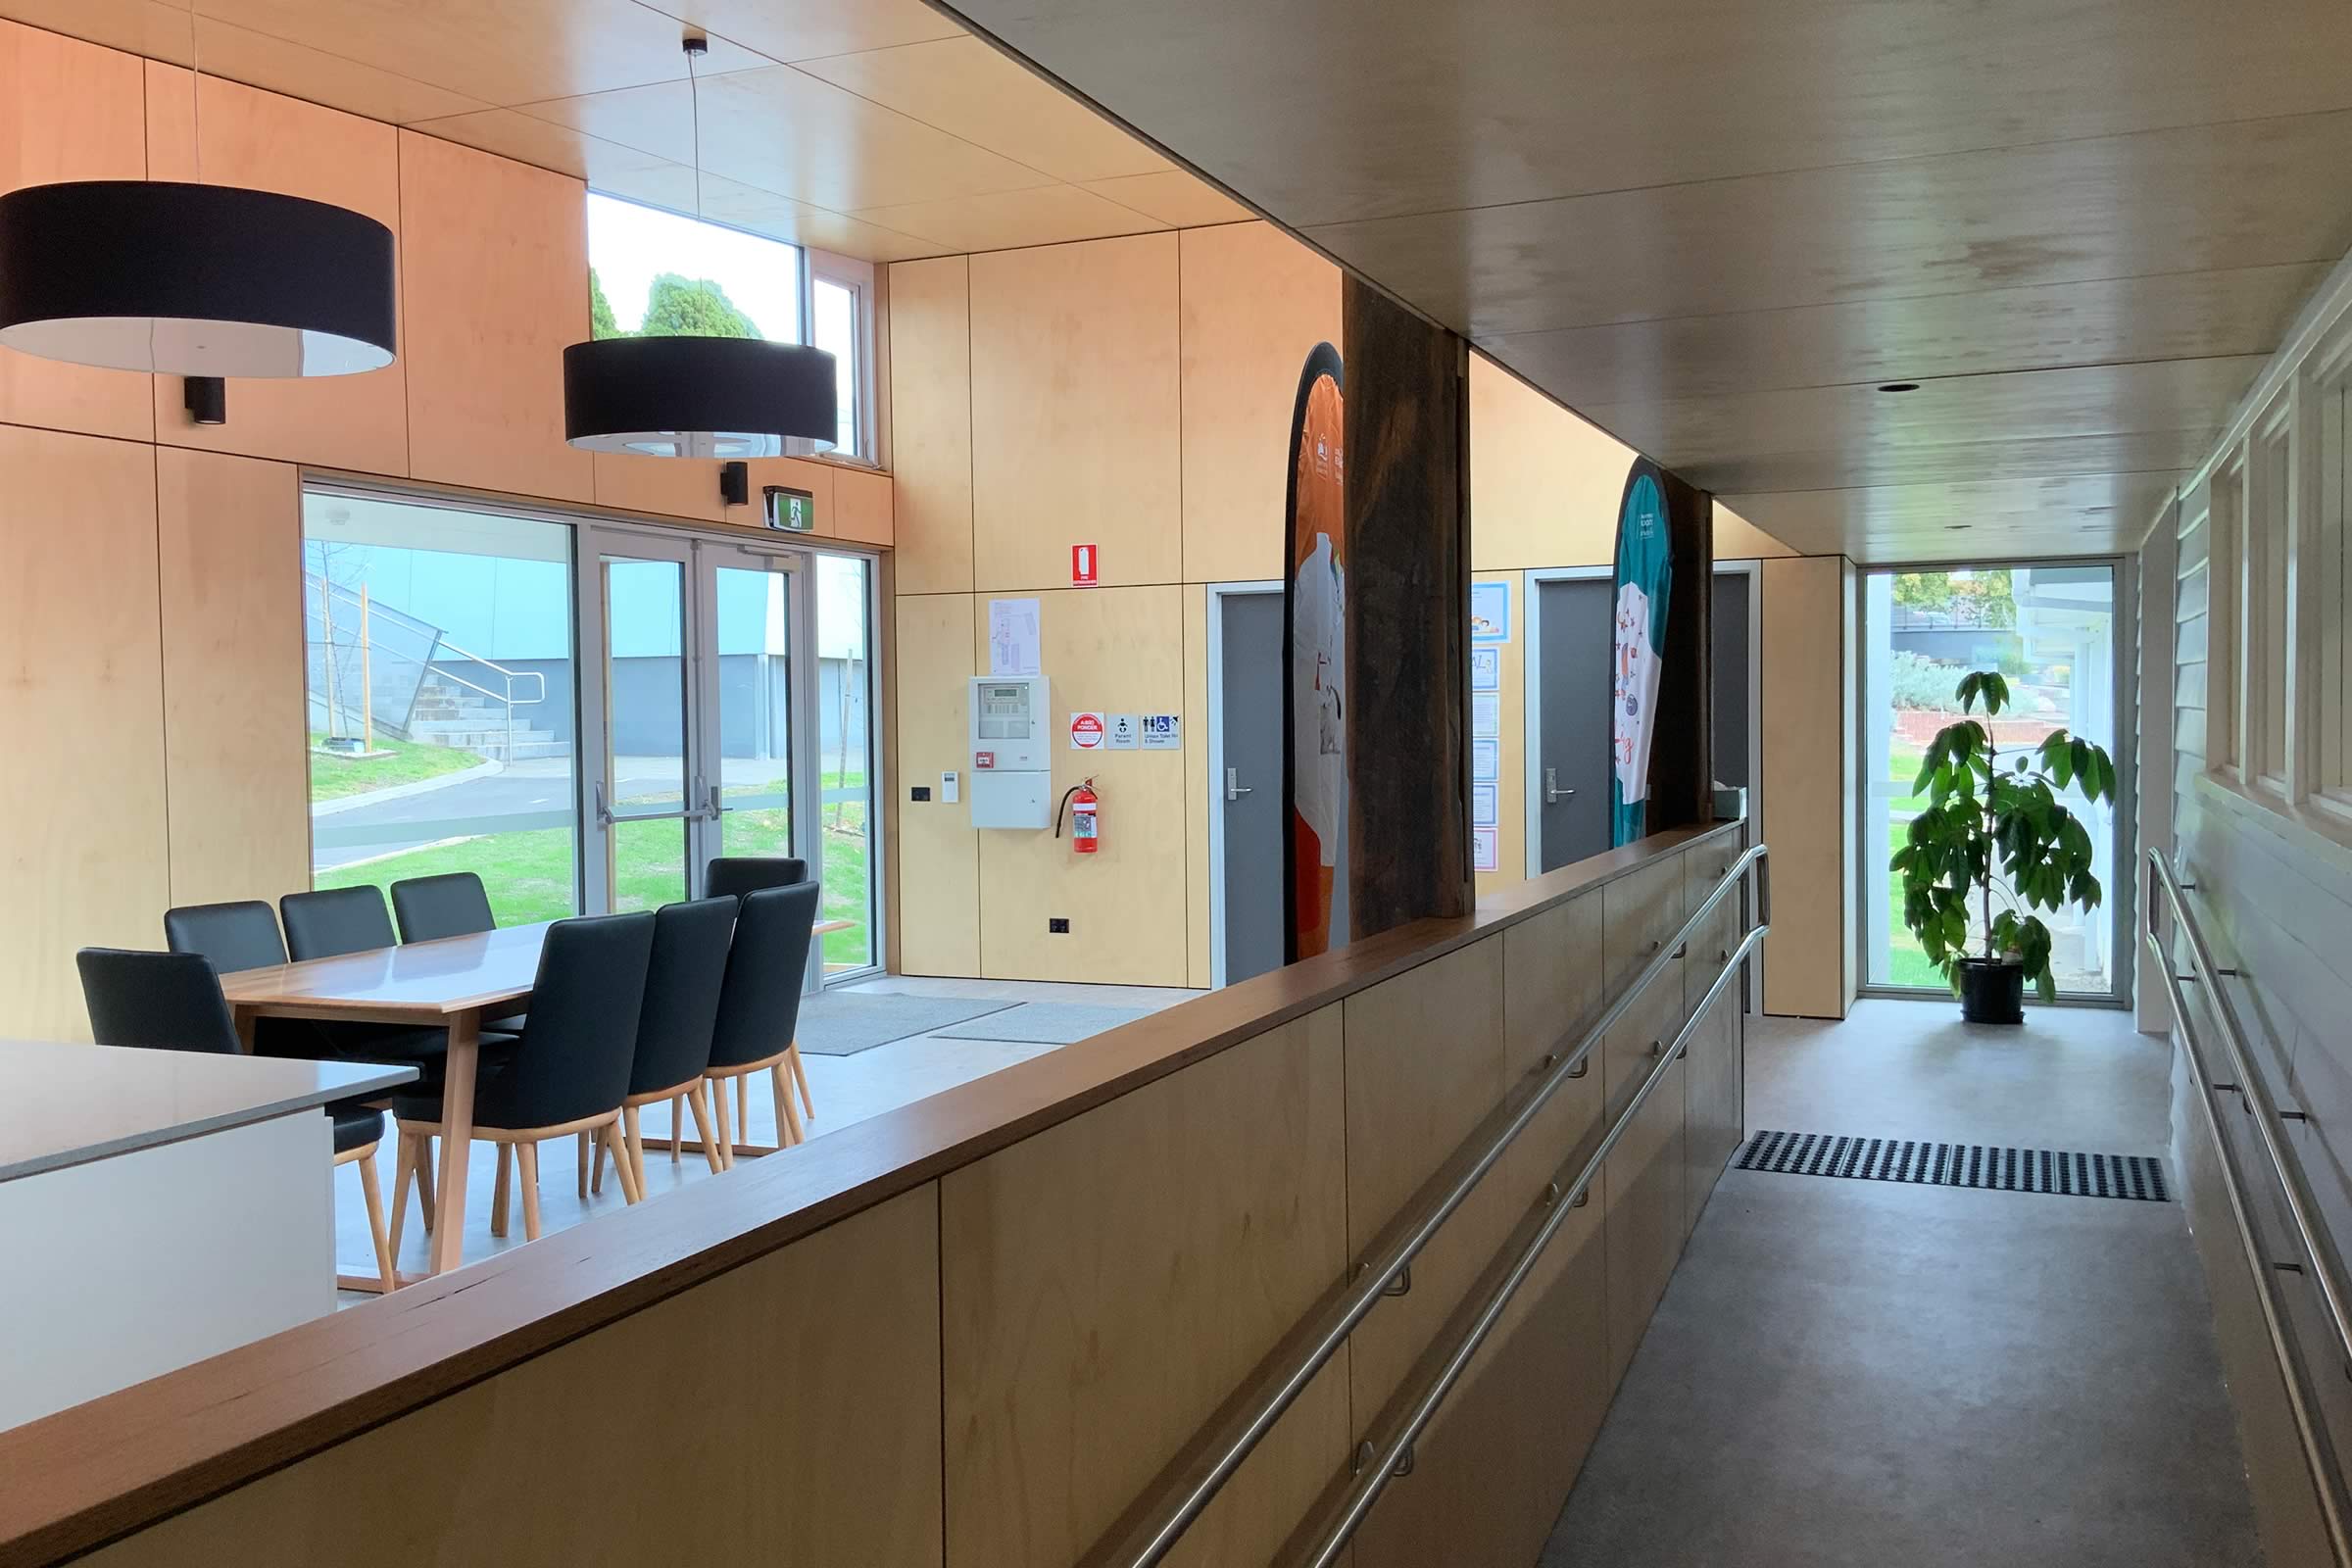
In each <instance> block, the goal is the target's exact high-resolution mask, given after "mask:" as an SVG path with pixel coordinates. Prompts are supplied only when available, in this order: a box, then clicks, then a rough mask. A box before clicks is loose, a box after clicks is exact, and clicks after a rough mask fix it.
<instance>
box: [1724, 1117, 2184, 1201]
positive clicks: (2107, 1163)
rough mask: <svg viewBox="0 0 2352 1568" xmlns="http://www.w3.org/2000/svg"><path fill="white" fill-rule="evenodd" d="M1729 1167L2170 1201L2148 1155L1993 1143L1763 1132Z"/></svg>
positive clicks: (2157, 1164) (2160, 1167)
mask: <svg viewBox="0 0 2352 1568" xmlns="http://www.w3.org/2000/svg"><path fill="white" fill-rule="evenodd" d="M1734 1168H1735V1169H1737V1170H1768V1171H1774V1172H1777V1173H1780V1174H1782V1175H1789V1176H1846V1177H1853V1178H1857V1179H1859V1180H1862V1181H1873V1182H1910V1183H1912V1184H1914V1185H1917V1186H1924V1187H1975V1188H1980V1189H1985V1190H1988V1191H1992V1192H2003V1193H2057V1194H2063V1195H2065V1196H2066V1197H2069V1198H2132V1199H2138V1200H2140V1201H2143V1202H2154V1203H2162V1202H2166V1201H2169V1199H2170V1195H2168V1194H2167V1193H2166V1192H2165V1188H2164V1162H2163V1161H2162V1160H2160V1159H2158V1158H2156V1157H2154V1156H2153V1155H2149V1154H2089V1153H2083V1152H2080V1151H2076V1150H2055V1149H2011V1148H2008V1147H2007V1146H2005V1145H1998V1144H1939V1143H1935V1142H1931V1141H1928V1140H1924V1139H1913V1138H1841V1137H1836V1136H1833V1135H1831V1134H1828V1133H1775V1132H1762V1133H1758V1134H1756V1135H1755V1136H1754V1137H1753V1138H1750V1139H1749V1140H1748V1141H1747V1147H1746V1148H1744V1149H1743V1150H1741V1151H1740V1157H1739V1159H1738V1160H1736V1161H1735V1162H1734Z"/></svg>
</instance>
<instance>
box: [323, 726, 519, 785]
mask: <svg viewBox="0 0 2352 1568" xmlns="http://www.w3.org/2000/svg"><path fill="white" fill-rule="evenodd" d="M325 740H326V737H325V736H323V735H313V736H312V737H311V799H312V800H314V801H337V800H341V799H343V798H344V797H345V796H349V795H365V794H367V793H368V791H369V790H381V789H389V788H391V787H392V786H393V785H395V784H415V783H418V782H420V781H421V780H424V779H428V778H439V777H440V776H441V775H442V774H444V773H462V772H464V771H465V770H466V769H467V768H469V767H479V766H480V765H481V762H482V760H481V758H480V757H478V756H476V755H475V754H474V753H472V752H466V751H460V750H459V749H458V748H456V747H454V746H419V745H417V744H416V743H415V742H413V741H396V740H393V739H391V738H390V737H389V736H379V737H377V739H376V743H375V749H376V750H377V751H379V752H382V753H384V754H385V755H384V756H381V757H341V756H338V755H336V754H335V753H333V752H322V751H320V750H319V746H320V745H322V744H323V743H324V742H325Z"/></svg>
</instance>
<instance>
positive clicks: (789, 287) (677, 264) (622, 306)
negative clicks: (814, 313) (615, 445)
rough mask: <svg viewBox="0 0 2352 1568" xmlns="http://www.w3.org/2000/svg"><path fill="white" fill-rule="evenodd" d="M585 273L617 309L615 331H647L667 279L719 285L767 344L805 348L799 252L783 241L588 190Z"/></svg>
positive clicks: (613, 307) (730, 301) (615, 309)
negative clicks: (652, 302) (660, 282)
mask: <svg viewBox="0 0 2352 1568" xmlns="http://www.w3.org/2000/svg"><path fill="white" fill-rule="evenodd" d="M588 267H589V270H590V272H591V273H592V274H593V275H594V277H595V281H596V285H597V287H598V288H600V289H601V290H602V291H603V294H604V298H605V300H606V302H607V304H608V305H610V307H611V308H612V313H613V322H612V325H613V330H614V331H617V332H620V333H634V332H636V331H638V330H640V329H641V328H642V327H643V326H644V325H645V315H646V305H647V302H648V300H649V299H650V298H651V297H652V295H653V292H654V284H655V281H656V280H657V279H658V278H660V277H661V276H662V274H663V273H665V272H666V273H674V274H676V275H677V276H679V277H681V278H684V279H685V280H687V281H688V282H690V283H699V282H701V281H702V280H703V279H705V278H708V279H709V280H710V281H711V282H712V283H715V284H716V285H717V286H718V288H719V290H720V291H721V292H722V293H723V294H724V296H725V299H726V302H727V303H728V304H730V305H732V306H733V307H734V309H735V310H736V311H737V312H738V313H740V314H741V316H742V317H743V318H744V319H746V320H748V321H749V322H750V323H751V324H752V326H753V327H755V328H756V329H757V330H758V334H759V335H760V337H763V338H765V339H767V340H768V341H769V342H771V343H798V342H800V341H801V253H800V250H799V248H798V247H797V246H793V245H787V244H785V243H784V242H783V241H782V240H774V239H763V238H761V237H760V235H757V234H747V233H745V232H743V231H742V230H741V229H735V228H728V227H726V226H724V225H723V224H718V223H706V222H701V221H697V220H695V219H692V218H688V217H686V216H684V215H683V214H679V213H670V212H663V211H662V210H661V209H659V208H654V207H641V206H639V205H638V204H637V203H635V202H629V201H622V200H620V199H619V198H618V197H613V196H605V195H600V194H598V193H597V192H595V191H591V192H589V194H588ZM598 335H599V336H604V335H607V334H606V333H605V332H604V331H602V330H601V329H600V331H599V334H598Z"/></svg>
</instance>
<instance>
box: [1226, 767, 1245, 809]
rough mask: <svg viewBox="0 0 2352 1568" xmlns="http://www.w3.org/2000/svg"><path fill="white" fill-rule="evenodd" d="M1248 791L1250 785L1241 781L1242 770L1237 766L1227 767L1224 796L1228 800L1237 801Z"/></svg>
mask: <svg viewBox="0 0 2352 1568" xmlns="http://www.w3.org/2000/svg"><path fill="white" fill-rule="evenodd" d="M1249 793H1250V786H1249V785H1247V784H1244V783H1243V782H1242V770H1241V769H1240V768H1238V767H1229V768H1227V769H1226V770H1225V798H1226V799H1227V800H1229V801H1238V800H1240V799H1241V798H1242V797H1243V796H1245V795H1247V794H1249Z"/></svg>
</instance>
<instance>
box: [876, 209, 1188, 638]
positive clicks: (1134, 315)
mask: <svg viewBox="0 0 2352 1568" xmlns="http://www.w3.org/2000/svg"><path fill="white" fill-rule="evenodd" d="M970 265H971V392H972V404H971V416H972V537H973V562H974V564H973V582H972V586H973V587H975V588H977V589H980V590H981V591H983V592H986V591H991V590H1005V591H1012V590H1033V589H1039V588H1054V587H1066V586H1068V584H1069V581H1070V547H1071V546H1072V545H1075V544H1092V545H1096V546H1098V547H1099V548H1100V550H1101V552H1102V556H1101V580H1102V581H1103V583H1104V584H1105V585H1110V584H1118V585H1134V584H1142V583H1172V582H1176V581H1178V580H1180V578H1181V577H1182V575H1183V570H1182V555H1183V551H1182V514H1181V510H1180V508H1179V506H1178V491H1179V487H1180V486H1181V484H1182V482H1183V474H1182V467H1183V465H1182V460H1181V451H1182V438H1181V435H1180V432H1179V427H1178V426H1179V420H1180V418H1181V410H1180V407H1179V399H1178V395H1177V386H1178V374H1177V347H1176V318H1177V308H1176V299H1177V289H1176V236H1175V235H1174V234H1172V233H1169V234H1143V235H1136V236H1133V237H1131V238H1126V239H1105V240H1094V241H1090V242H1087V243H1084V244H1075V245H1051V246H1045V247H1042V248H1039V249H1035V250H1022V251H1000V252H996V253H994V254H991V255H985V256H975V257H973V258H972V259H971V264H970ZM902 352H903V350H902ZM907 380H908V376H907V373H906V372H905V371H902V372H901V374H900V376H899V383H898V384H899V385H901V386H905V385H907ZM901 417H902V418H904V417H905V415H904V411H902V413H901Z"/></svg>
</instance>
